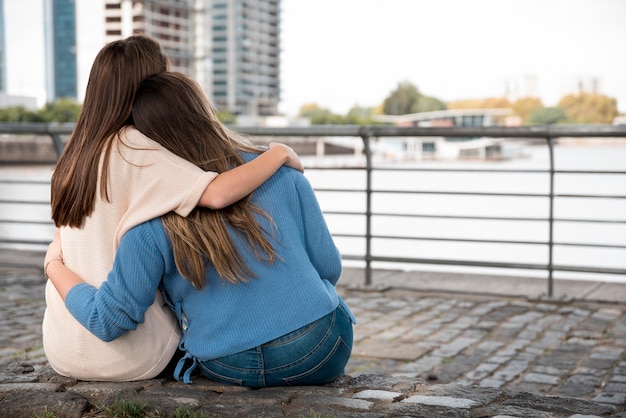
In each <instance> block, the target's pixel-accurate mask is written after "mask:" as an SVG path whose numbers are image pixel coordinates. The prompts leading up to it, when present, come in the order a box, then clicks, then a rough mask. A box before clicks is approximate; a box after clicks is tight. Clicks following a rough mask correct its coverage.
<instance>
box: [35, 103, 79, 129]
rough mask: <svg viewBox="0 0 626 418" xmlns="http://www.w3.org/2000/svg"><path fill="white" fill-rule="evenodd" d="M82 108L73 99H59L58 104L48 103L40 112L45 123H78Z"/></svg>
mask: <svg viewBox="0 0 626 418" xmlns="http://www.w3.org/2000/svg"><path fill="white" fill-rule="evenodd" d="M81 109H82V106H81V105H79V104H78V103H76V102H75V101H74V100H72V99H67V98H63V99H59V100H57V101H56V102H51V103H46V105H45V106H44V107H43V109H41V110H40V111H39V113H40V115H41V118H42V119H43V121H45V122H59V123H66V122H76V120H78V115H79V114H80V111H81Z"/></svg>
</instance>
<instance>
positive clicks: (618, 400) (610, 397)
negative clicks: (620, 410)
mask: <svg viewBox="0 0 626 418" xmlns="http://www.w3.org/2000/svg"><path fill="white" fill-rule="evenodd" d="M592 400H593V401H595V402H600V403H608V404H614V405H624V404H625V403H626V393H624V392H618V393H611V392H603V393H601V394H599V395H598V396H596V397H594V398H593V399H592Z"/></svg>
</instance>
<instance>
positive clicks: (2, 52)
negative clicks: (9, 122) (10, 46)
mask: <svg viewBox="0 0 626 418" xmlns="http://www.w3.org/2000/svg"><path fill="white" fill-rule="evenodd" d="M5 31H6V29H5V28H4V0H0V92H6V89H7V47H6V41H5V36H4V33H5Z"/></svg>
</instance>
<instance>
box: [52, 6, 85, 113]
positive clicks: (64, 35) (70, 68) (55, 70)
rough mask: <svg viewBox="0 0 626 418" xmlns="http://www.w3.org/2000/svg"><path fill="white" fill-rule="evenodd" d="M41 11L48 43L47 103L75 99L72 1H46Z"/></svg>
mask: <svg viewBox="0 0 626 418" xmlns="http://www.w3.org/2000/svg"><path fill="white" fill-rule="evenodd" d="M46 6H47V7H46V8H45V10H46V11H47V13H49V14H50V15H49V17H48V18H47V19H46V22H48V23H51V24H49V25H47V30H48V32H49V33H48V34H47V35H48V36H47V37H46V38H47V40H48V41H49V43H48V45H46V46H47V48H46V50H47V51H48V54H47V55H48V57H50V59H49V60H48V69H49V77H48V78H49V80H48V85H49V86H50V87H49V89H48V90H49V91H48V100H49V101H54V100H56V99H60V98H64V97H68V98H72V99H77V68H76V7H75V4H74V0H47V1H46Z"/></svg>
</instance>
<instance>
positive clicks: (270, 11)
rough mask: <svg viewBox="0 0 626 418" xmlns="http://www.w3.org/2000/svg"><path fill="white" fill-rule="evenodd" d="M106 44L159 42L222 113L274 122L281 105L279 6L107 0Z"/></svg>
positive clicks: (245, 1) (246, 0) (257, 0)
mask: <svg viewBox="0 0 626 418" xmlns="http://www.w3.org/2000/svg"><path fill="white" fill-rule="evenodd" d="M104 18H105V31H106V38H105V41H106V42H110V41H112V40H115V39H120V38H123V37H126V36H129V35H132V34H146V35H148V36H151V37H153V38H155V39H157V40H158V41H159V42H160V43H161V45H162V46H163V49H164V51H165V53H166V54H167V55H168V56H169V57H170V60H171V64H172V70H174V71H180V72H182V73H184V74H187V75H189V76H190V77H192V78H193V79H195V80H196V81H197V82H198V83H199V84H200V85H201V86H202V87H203V89H204V91H205V93H206V94H207V96H208V97H209V99H210V100H211V102H212V103H213V104H214V105H215V106H216V107H217V108H218V110H220V111H228V112H231V113H233V114H236V115H252V116H270V115H275V114H277V112H278V101H279V99H280V0H144V1H131V0H105V17H104Z"/></svg>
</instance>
